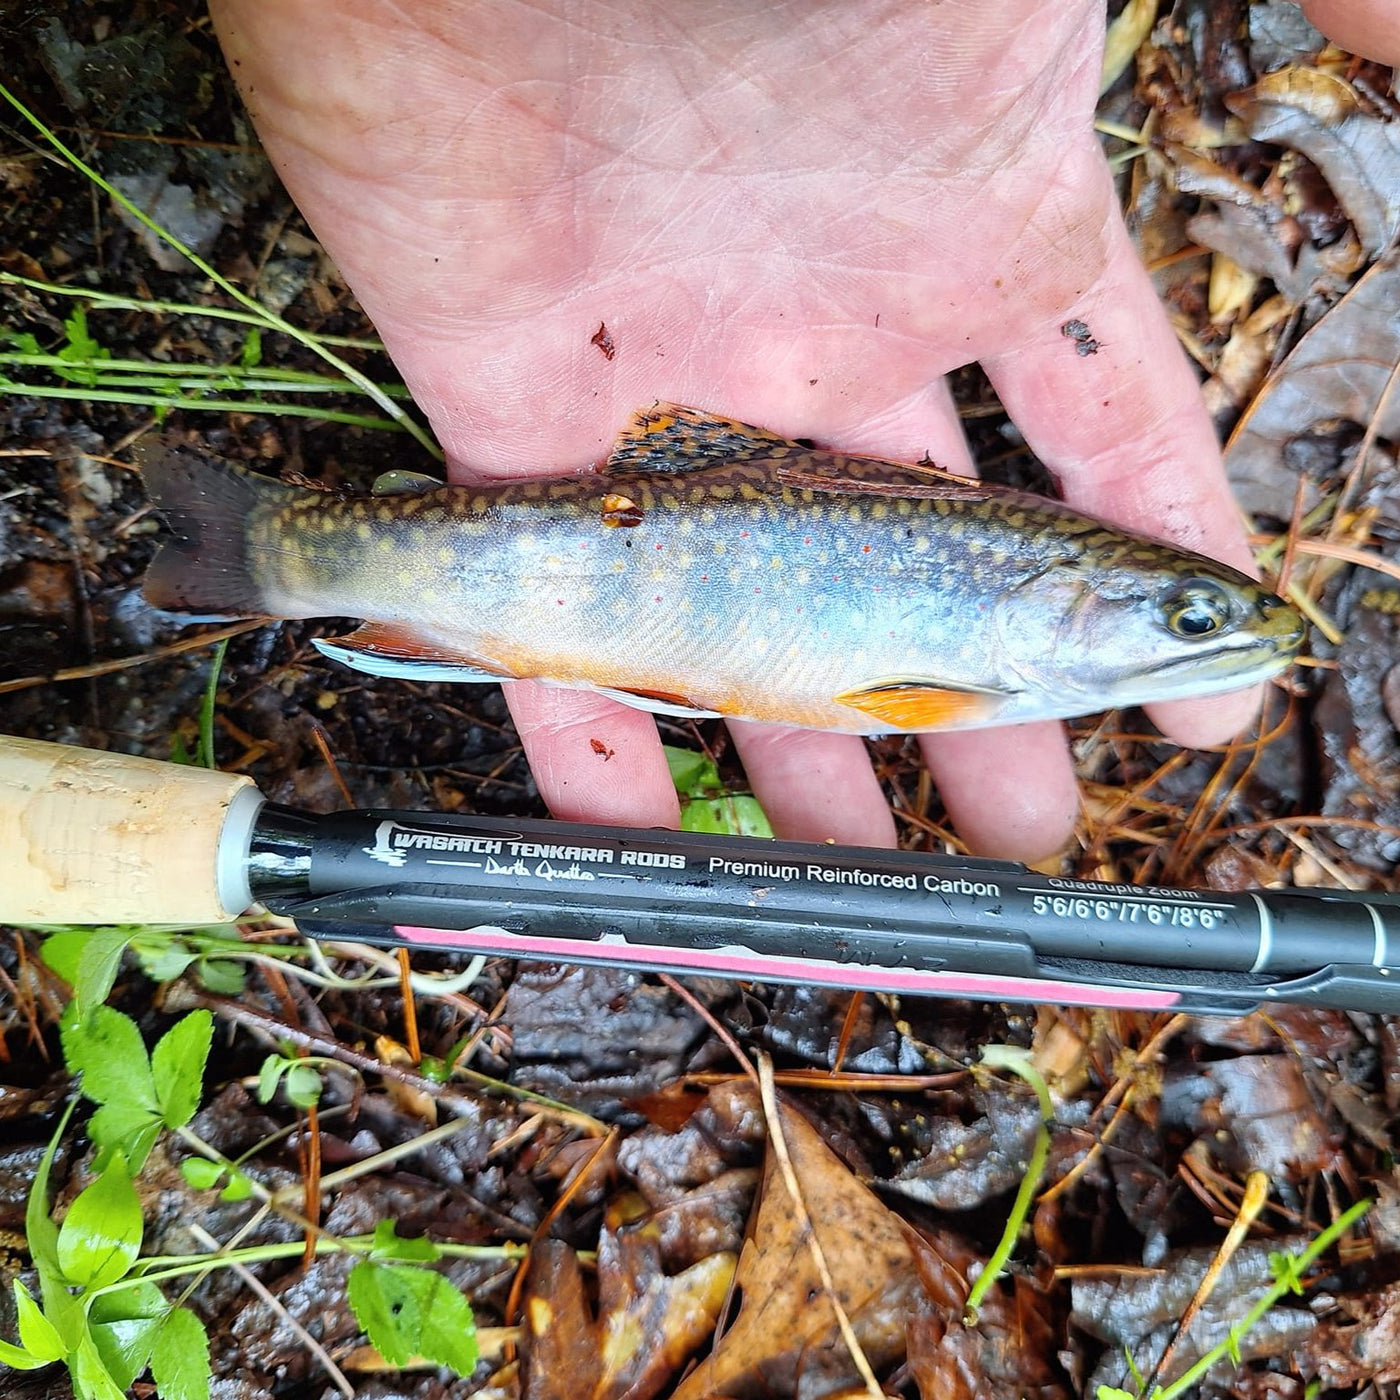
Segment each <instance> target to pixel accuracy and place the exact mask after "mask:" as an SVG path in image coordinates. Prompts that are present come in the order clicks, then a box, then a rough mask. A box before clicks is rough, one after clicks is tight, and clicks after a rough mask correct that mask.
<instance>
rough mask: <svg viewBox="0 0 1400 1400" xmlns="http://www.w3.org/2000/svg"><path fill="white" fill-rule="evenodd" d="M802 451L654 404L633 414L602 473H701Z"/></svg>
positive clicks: (714, 418)
mask: <svg viewBox="0 0 1400 1400" xmlns="http://www.w3.org/2000/svg"><path fill="white" fill-rule="evenodd" d="M803 450H804V449H803V448H802V447H801V446H800V445H799V444H797V443H794V442H791V441H790V440H789V439H787V438H785V437H779V436H778V434H777V433H770V432H769V431H768V429H767V428H755V427H754V426H753V425H752V424H751V423H740V422H739V421H738V420H737V419H735V418H721V417H719V416H718V415H717V414H714V413H705V412H704V411H703V410H701V409H698V408H686V407H684V406H683V405H681V404H676V403H658V404H653V405H652V407H651V408H643V409H639V410H638V411H637V412H636V413H634V414H633V415H632V420H631V422H629V423H628V424H627V426H626V427H625V428H623V430H622V431H621V432H620V433H619V434H618V435H617V440H616V441H615V442H614V443H613V448H612V453H611V455H610V456H609V457H608V460H607V463H606V464H605V466H604V468H603V470H604V471H607V472H615V473H619V474H621V473H626V472H647V473H649V474H652V475H664V474H667V473H681V472H694V471H705V470H707V469H709V468H711V467H723V466H729V465H730V464H731V463H734V462H747V461H752V460H754V459H755V458H767V457H773V456H775V455H783V454H786V453H788V452H793V453H796V452H801V451H803Z"/></svg>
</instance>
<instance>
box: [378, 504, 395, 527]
mask: <svg viewBox="0 0 1400 1400" xmlns="http://www.w3.org/2000/svg"><path fill="white" fill-rule="evenodd" d="M374 513H375V515H377V516H378V517H379V519H380V520H382V521H383V522H384V523H385V524H386V525H387V524H388V523H389V522H390V521H391V520H392V519H393V518H394V512H393V511H392V510H390V509H389V507H388V506H380V507H379V509H378V510H376V511H375V512H374Z"/></svg>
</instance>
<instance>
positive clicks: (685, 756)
mask: <svg viewBox="0 0 1400 1400" xmlns="http://www.w3.org/2000/svg"><path fill="white" fill-rule="evenodd" d="M661 751H662V752H663V753H664V754H665V755H666V767H667V768H669V769H670V771H671V784H672V786H673V787H674V788H675V789H676V791H677V792H678V793H680V794H681V796H682V797H698V796H700V795H701V794H702V793H704V792H706V791H713V790H714V789H715V788H717V787H719V785H720V780H719V769H718V768H717V767H715V761H714V759H712V758H711V757H710V756H709V755H708V754H703V753H696V751H695V750H694V749H678V748H675V747H674V746H673V745H671V744H663V745H662V746H661Z"/></svg>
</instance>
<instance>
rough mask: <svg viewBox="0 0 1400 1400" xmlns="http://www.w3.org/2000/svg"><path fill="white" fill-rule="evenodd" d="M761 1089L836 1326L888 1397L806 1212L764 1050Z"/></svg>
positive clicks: (872, 1387) (865, 1373)
mask: <svg viewBox="0 0 1400 1400" xmlns="http://www.w3.org/2000/svg"><path fill="white" fill-rule="evenodd" d="M758 1092H759V1097H760V1098H761V1099H762V1102H763V1116H764V1117H765V1118H766V1119H767V1120H768V1136H769V1141H770V1142H771V1143H772V1144H773V1153H774V1155H775V1156H776V1157H777V1159H778V1169H779V1170H780V1171H781V1172H782V1174H783V1184H784V1185H785V1186H786V1187H787V1193H788V1195H789V1196H791V1197H792V1206H793V1210H794V1212H795V1213H796V1215H797V1219H798V1223H799V1224H800V1226H801V1228H802V1232H803V1234H804V1235H806V1237H807V1248H808V1250H809V1251H810V1252H811V1255H812V1263H813V1264H815V1265H816V1268H817V1274H818V1276H819V1277H820V1278H821V1281H822V1287H823V1288H825V1289H826V1295H827V1298H828V1300H829V1301H830V1303H831V1308H832V1311H833V1312H834V1313H835V1314H836V1325H837V1326H838V1327H839V1328H840V1329H841V1338H842V1340H843V1341H844V1342H845V1343H846V1350H847V1351H848V1352H850V1354H851V1360H852V1361H853V1362H854V1363H855V1367H856V1370H857V1371H859V1372H860V1375H861V1379H862V1380H863V1381H864V1382H865V1388H866V1391H867V1392H868V1393H869V1395H870V1397H871V1400H885V1392H884V1390H883V1389H882V1388H881V1386H880V1382H879V1381H877V1380H876V1379H875V1372H874V1371H873V1370H872V1369H871V1366H870V1361H869V1359H868V1358H867V1357H866V1355H865V1349H864V1348H863V1347H862V1346H861V1344H860V1340H859V1339H858V1338H857V1337H856V1334H855V1329H854V1328H853V1327H852V1326H851V1319H850V1318H849V1317H847V1316H846V1309H845V1308H843V1307H842V1306H841V1299H840V1297H839V1295H838V1294H837V1292H836V1281H835V1279H833V1278H832V1276H831V1270H830V1269H829V1268H828V1267H827V1263H826V1253H825V1251H824V1250H823V1249H822V1246H821V1241H820V1240H819V1239H818V1238H817V1231H816V1227H815V1226H814V1225H813V1224H812V1217H811V1215H810V1214H809V1213H808V1211H807V1202H806V1201H805V1200H803V1198H802V1188H801V1187H800V1186H799V1184H798V1181H797V1173H796V1172H795V1171H794V1170H793V1166H792V1158H791V1156H790V1155H789V1154H788V1146H787V1138H786V1137H785V1136H784V1135H783V1121H782V1118H781V1117H780V1116H779V1113H778V1093H777V1090H776V1088H775V1087H774V1085H773V1062H772V1060H770V1059H769V1058H768V1056H767V1055H765V1054H763V1053H761V1052H760V1054H759V1056H758Z"/></svg>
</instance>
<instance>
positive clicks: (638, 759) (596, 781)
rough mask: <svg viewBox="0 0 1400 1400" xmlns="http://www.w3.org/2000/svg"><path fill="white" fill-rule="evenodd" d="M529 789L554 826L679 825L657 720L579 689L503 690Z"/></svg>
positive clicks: (533, 686)
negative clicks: (541, 802) (529, 778)
mask: <svg viewBox="0 0 1400 1400" xmlns="http://www.w3.org/2000/svg"><path fill="white" fill-rule="evenodd" d="M505 696H506V703H507V704H508V705H509V706H510V712H511V716H512V718H513V719H514V720H515V728H516V731H517V733H519V735H520V742H521V744H523V745H524V747H525V756H526V758H528V759H529V761H530V771H531V772H532V773H533V774H534V777H535V785H536V786H537V787H538V788H539V790H540V796H541V797H543V798H544V800H545V802H546V804H547V805H548V807H549V810H550V811H551V812H553V813H554V815H555V816H556V817H558V818H559V819H560V820H561V821H575V822H600V823H604V824H609V825H617V826H668V827H675V826H677V825H679V823H680V806H679V803H678V802H677V800H676V790H675V787H674V786H673V785H672V783H671V774H670V771H669V770H668V769H667V767H666V756H665V754H663V753H662V751H661V740H660V738H659V737H658V736H657V733H656V721H655V720H653V719H652V717H651V716H650V715H648V714H643V713H642V712H641V711H640V710H633V709H629V708H628V707H627V706H626V705H619V704H618V703H617V701H615V700H609V699H607V698H606V697H605V696H602V695H594V694H592V693H591V692H589V691H586V690H563V689H560V688H559V687H558V686H549V685H540V684H538V683H536V682H534V681H512V682H510V683H509V684H508V685H507V686H506V687H505Z"/></svg>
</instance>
